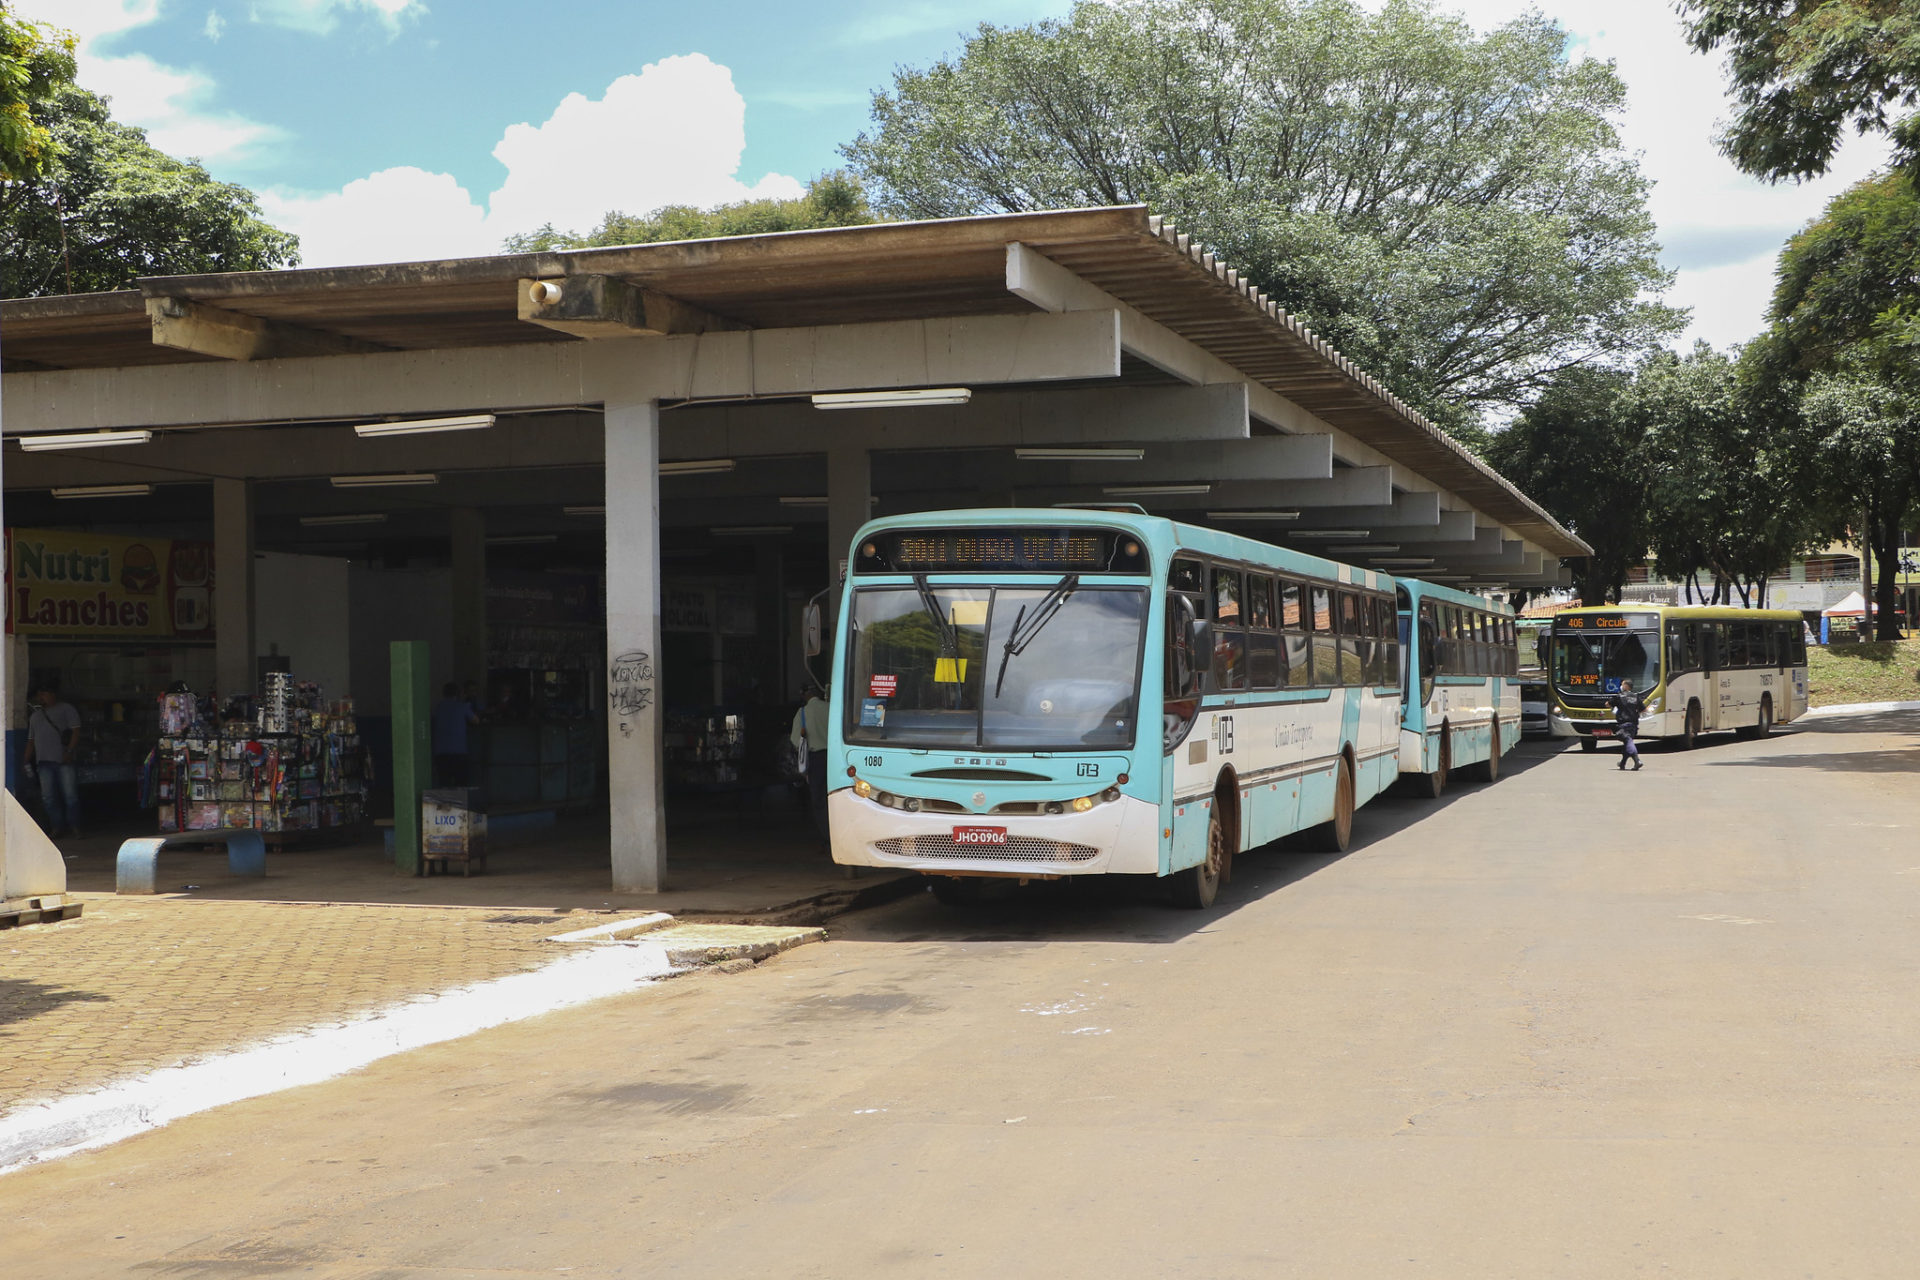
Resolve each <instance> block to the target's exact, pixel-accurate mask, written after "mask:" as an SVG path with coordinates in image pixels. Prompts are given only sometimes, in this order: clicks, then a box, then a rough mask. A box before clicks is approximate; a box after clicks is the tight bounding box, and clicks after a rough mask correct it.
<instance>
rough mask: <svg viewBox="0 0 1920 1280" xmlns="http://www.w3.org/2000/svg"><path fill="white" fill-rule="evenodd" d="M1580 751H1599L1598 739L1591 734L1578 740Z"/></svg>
mask: <svg viewBox="0 0 1920 1280" xmlns="http://www.w3.org/2000/svg"><path fill="white" fill-rule="evenodd" d="M1580 749H1581V750H1582V751H1598V750H1599V749H1600V739H1598V738H1596V737H1594V736H1593V735H1592V734H1588V735H1587V736H1586V737H1584V738H1582V739H1580Z"/></svg>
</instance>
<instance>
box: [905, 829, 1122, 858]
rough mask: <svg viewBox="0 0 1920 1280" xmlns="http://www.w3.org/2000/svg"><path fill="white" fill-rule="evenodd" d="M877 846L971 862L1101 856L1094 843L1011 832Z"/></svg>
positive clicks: (910, 855)
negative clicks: (974, 840)
mask: <svg viewBox="0 0 1920 1280" xmlns="http://www.w3.org/2000/svg"><path fill="white" fill-rule="evenodd" d="M873 847H874V848H875V849H878V850H879V851H880V852H881V853H884V854H886V855H887V856H888V857H890V858H953V859H956V860H965V861H968V862H1086V861H1088V860H1090V859H1092V858H1095V857H1097V856H1099V853H1100V850H1098V849H1096V848H1094V847H1093V846H1092V845H1090V844H1067V843H1066V842H1064V841H1060V840H1043V839H1041V838H1039V837H1038V836H1008V837H1007V842H1006V843H1005V844H986V845H981V844H957V843H955V842H954V839H953V837H952V836H950V835H926V836H888V837H887V838H886V839H884V840H876V841H874V842H873Z"/></svg>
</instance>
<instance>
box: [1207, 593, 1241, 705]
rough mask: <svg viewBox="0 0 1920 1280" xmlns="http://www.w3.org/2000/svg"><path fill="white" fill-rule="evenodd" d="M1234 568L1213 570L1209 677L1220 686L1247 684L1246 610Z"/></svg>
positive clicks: (1226, 687) (1230, 686)
mask: <svg viewBox="0 0 1920 1280" xmlns="http://www.w3.org/2000/svg"><path fill="white" fill-rule="evenodd" d="M1241 605H1242V596H1241V578H1240V571H1239V570H1238V569H1215V570H1214V571H1213V679H1214V684H1215V685H1216V686H1217V687H1218V688H1221V689H1244V688H1246V687H1247V633H1246V630H1245V627H1246V612H1245V610H1244V609H1243V608H1242V607H1241Z"/></svg>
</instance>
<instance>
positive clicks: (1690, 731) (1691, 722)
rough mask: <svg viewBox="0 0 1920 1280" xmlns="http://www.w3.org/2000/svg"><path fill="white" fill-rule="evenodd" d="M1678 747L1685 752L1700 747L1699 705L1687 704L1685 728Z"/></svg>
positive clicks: (1694, 703) (1695, 703)
mask: <svg viewBox="0 0 1920 1280" xmlns="http://www.w3.org/2000/svg"><path fill="white" fill-rule="evenodd" d="M1680 745H1681V747H1682V748H1683V749H1685V750H1687V751H1691V750H1693V749H1694V748H1695V747H1697V746H1699V745H1700V704H1699V703H1697V702H1689V703H1688V704H1687V727H1686V728H1685V729H1684V730H1682V731H1681V735H1680Z"/></svg>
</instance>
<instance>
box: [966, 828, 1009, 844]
mask: <svg viewBox="0 0 1920 1280" xmlns="http://www.w3.org/2000/svg"><path fill="white" fill-rule="evenodd" d="M953 842H954V843H955V844H1005V843H1006V842H1007V829H1006V828H1005V827H955V828H954V829H953Z"/></svg>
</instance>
